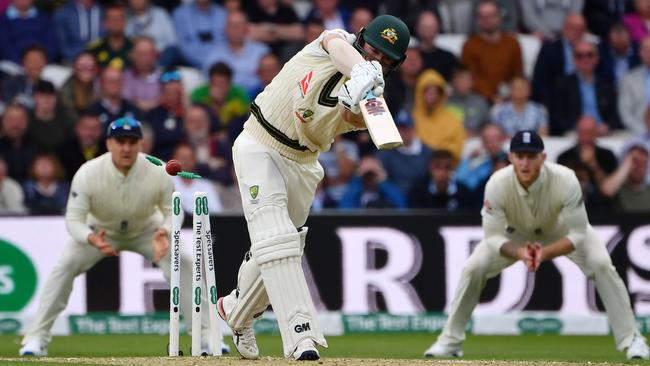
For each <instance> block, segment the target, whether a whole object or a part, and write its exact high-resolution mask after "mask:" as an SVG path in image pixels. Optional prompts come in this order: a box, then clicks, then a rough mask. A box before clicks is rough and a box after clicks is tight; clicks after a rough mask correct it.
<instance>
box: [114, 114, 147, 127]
mask: <svg viewBox="0 0 650 366" xmlns="http://www.w3.org/2000/svg"><path fill="white" fill-rule="evenodd" d="M124 125H128V126H129V127H133V128H136V127H142V126H141V124H140V122H139V121H137V120H135V119H133V118H130V117H124V118H120V119H117V120H115V121H113V123H111V130H116V129H118V128H124Z"/></svg>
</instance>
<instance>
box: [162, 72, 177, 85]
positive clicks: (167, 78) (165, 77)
mask: <svg viewBox="0 0 650 366" xmlns="http://www.w3.org/2000/svg"><path fill="white" fill-rule="evenodd" d="M172 81H181V73H180V72H178V70H174V71H167V72H164V73H163V74H162V75H160V82H161V83H169V82H172Z"/></svg>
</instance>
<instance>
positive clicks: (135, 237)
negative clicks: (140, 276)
mask: <svg viewBox="0 0 650 366" xmlns="http://www.w3.org/2000/svg"><path fill="white" fill-rule="evenodd" d="M106 137H107V139H106V147H107V150H108V152H107V153H105V154H103V155H101V156H99V157H97V158H95V159H92V160H90V161H88V162H87V163H85V164H84V165H82V166H81V168H79V170H78V171H77V173H76V174H75V175H74V178H73V179H72V186H71V189H70V196H69V197H68V204H67V208H66V215H65V223H66V228H67V230H68V232H69V233H70V236H71V239H70V241H69V242H68V244H67V245H66V247H65V249H64V250H63V251H62V252H61V257H60V258H59V261H58V263H57V264H56V266H55V267H54V270H53V271H52V273H51V274H50V277H49V278H48V280H47V282H46V283H45V286H43V293H42V294H41V298H40V303H39V306H38V311H37V313H36V319H35V320H34V322H33V323H32V325H31V327H30V328H29V330H28V331H27V333H26V334H25V337H24V338H23V341H22V348H21V349H20V351H19V353H20V355H21V356H47V346H48V344H49V343H50V341H51V339H52V335H51V328H52V324H54V320H55V319H56V317H57V316H58V315H59V314H60V313H61V311H63V309H65V307H66V305H67V303H68V299H69V297H70V293H71V292H72V284H73V281H74V278H75V277H76V276H77V275H79V274H82V273H85V272H87V271H88V270H89V269H90V268H91V267H92V266H94V265H95V263H97V262H98V261H99V260H100V259H102V258H103V257H104V256H117V255H118V253H119V252H120V251H122V250H128V251H132V252H135V253H139V254H141V255H142V256H144V257H145V258H147V259H148V260H151V261H153V262H154V263H156V264H157V265H158V266H159V267H160V268H161V269H162V271H163V273H164V275H165V278H166V279H167V281H169V275H170V260H169V227H170V224H171V196H172V191H173V184H172V180H171V177H170V176H169V175H167V173H166V172H165V170H164V169H161V168H159V167H156V166H154V165H153V164H151V163H149V162H148V161H146V160H145V155H144V154H142V153H141V152H140V150H141V144H142V128H141V125H140V122H138V121H136V120H135V119H132V118H120V119H118V120H115V121H113V122H112V123H111V124H110V125H109V127H108V130H107V133H106ZM181 255H182V261H181V262H182V266H183V268H182V270H181V282H182V283H183V284H184V285H185V286H181V299H182V301H183V303H182V305H181V310H182V311H183V314H184V317H185V319H191V314H192V309H193V306H192V278H191V273H192V259H191V257H190V255H189V254H188V253H185V252H183V253H181ZM206 313H207V312H206ZM191 323H192V322H187V325H188V327H189V328H191ZM203 324H206V329H205V330H203V333H202V334H203V335H204V336H203V337H202V338H203V339H206V340H207V339H208V338H207V336H208V335H209V331H208V329H207V324H208V318H207V314H206V319H204V321H203ZM190 331H191V330H190ZM207 343H209V342H207V341H206V346H205V347H204V352H206V353H208V354H212V352H211V350H210V349H209V345H207Z"/></svg>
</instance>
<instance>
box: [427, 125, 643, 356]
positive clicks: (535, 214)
mask: <svg viewBox="0 0 650 366" xmlns="http://www.w3.org/2000/svg"><path fill="white" fill-rule="evenodd" d="M509 158H510V161H511V162H512V165H511V166H508V167H505V168H502V169H500V170H498V171H497V172H495V173H494V174H493V175H492V177H491V178H490V179H489V181H488V183H487V185H486V187H485V201H484V204H483V209H482V210H481V216H482V218H483V220H482V221H483V231H484V235H485V236H484V239H483V240H482V241H481V242H480V243H479V244H478V246H477V247H476V248H475V249H474V251H473V252H472V254H471V255H470V257H469V259H468V260H467V262H466V264H465V268H464V269H463V272H462V274H461V277H460V280H459V282H458V285H457V287H456V293H455V294H454V299H453V301H452V302H451V304H450V310H449V317H448V318H447V322H446V324H445V326H444V328H443V330H442V333H441V334H440V336H439V337H438V339H437V341H436V342H435V343H434V344H433V345H432V346H431V347H430V348H429V349H427V350H426V351H425V353H424V355H425V356H427V357H461V356H462V355H463V351H462V348H461V346H462V343H463V341H464V340H465V326H466V325H467V322H468V321H469V319H470V316H471V315H472V311H473V310H474V307H475V306H476V305H477V304H478V301H479V296H480V294H481V290H482V289H483V287H484V286H485V283H486V282H487V280H488V279H489V278H492V277H495V276H497V275H498V274H499V273H500V272H501V271H502V270H503V269H505V268H506V267H509V266H510V265H512V264H514V263H515V262H518V261H521V262H522V263H523V264H524V265H525V266H526V268H527V269H528V271H530V272H536V271H537V270H538V269H539V266H540V264H541V263H542V262H544V261H547V260H551V259H553V258H556V257H559V256H567V257H568V258H569V259H571V260H572V261H573V262H574V263H575V264H577V265H578V267H580V269H581V270H582V271H583V273H585V275H586V276H587V277H589V278H590V279H592V280H593V281H594V282H595V284H596V289H597V290H598V293H599V295H600V298H601V299H602V302H603V305H604V306H605V311H606V312H607V316H608V318H609V324H610V326H611V329H612V333H613V335H614V339H615V341H616V348H617V349H618V350H620V351H623V350H625V351H626V356H627V358H628V359H637V358H638V359H648V358H649V357H650V351H649V350H648V346H647V344H646V340H645V338H644V337H643V336H642V335H641V334H640V333H639V331H638V329H637V327H636V322H635V318H634V313H633V312H632V308H631V306H630V298H629V295H628V293H627V291H626V289H625V284H624V283H623V281H622V280H621V277H620V276H619V275H618V273H617V272H616V269H615V268H614V266H613V265H612V261H611V258H610V257H609V254H608V251H607V248H606V247H605V244H604V243H603V241H602V239H601V238H600V237H598V235H597V234H596V232H595V230H594V229H593V227H591V225H590V224H589V222H588V219H587V212H586V210H585V206H584V202H583V197H582V190H581V188H580V184H579V183H578V179H577V178H576V176H575V174H574V172H573V171H572V170H570V169H569V168H566V167H564V166H561V165H558V164H555V163H551V162H547V161H546V153H545V152H544V142H543V141H542V139H541V137H539V135H538V134H537V133H536V132H535V131H532V130H524V131H520V132H517V133H516V134H515V136H514V137H513V138H512V140H511V141H510V154H509Z"/></svg>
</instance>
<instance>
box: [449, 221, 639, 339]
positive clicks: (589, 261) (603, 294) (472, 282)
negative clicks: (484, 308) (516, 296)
mask: <svg viewBox="0 0 650 366" xmlns="http://www.w3.org/2000/svg"><path fill="white" fill-rule="evenodd" d="M511 239H512V238H511ZM513 242H515V243H521V241H516V240H513ZM567 257H568V258H569V259H571V260H572V261H573V262H574V263H575V264H576V265H578V267H580V269H581V270H582V272H583V273H584V274H585V275H586V276H587V277H588V278H589V279H591V280H593V281H594V282H595V284H596V289H597V290H598V294H599V295H600V298H601V299H602V300H603V304H604V305H605V311H606V312H607V317H608V318H609V323H610V325H611V328H612V332H613V333H614V339H615V341H616V345H617V349H619V350H623V349H625V348H626V347H627V346H629V345H630V343H631V342H632V338H634V335H635V334H637V333H638V331H637V329H636V323H635V319H634V314H633V313H632V307H631V306H630V297H629V295H628V293H627V290H626V289H625V284H624V283H623V281H622V280H621V277H620V276H619V275H618V273H617V272H616V269H615V268H614V266H613V265H612V260H611V258H610V257H609V253H608V252H607V249H606V248H605V245H604V244H603V242H602V240H601V239H600V237H598V235H597V234H596V232H595V231H594V229H593V228H592V227H591V226H589V228H588V229H587V237H586V239H585V242H584V244H583V245H579V246H577V247H576V248H575V250H574V251H573V252H571V253H569V254H568V255H567ZM514 262H515V261H513V260H511V259H508V258H505V257H503V256H502V255H501V254H500V253H499V252H498V251H496V250H495V249H493V248H491V247H489V246H488V245H487V244H486V243H485V241H481V243H479V244H478V246H477V247H476V249H475V250H474V252H473V253H472V254H471V255H470V257H469V259H468V260H467V263H466V264H465V268H463V272H462V274H461V277H460V281H459V283H458V287H457V288H456V292H455V294H454V299H453V301H452V303H451V310H450V312H449V318H448V319H447V322H446V323H445V327H444V329H443V330H442V333H441V334H440V336H439V337H438V342H440V343H442V344H445V345H452V346H456V345H460V344H461V343H462V342H463V341H464V340H465V326H466V325H467V322H468V321H469V319H470V317H471V315H472V311H473V310H474V308H475V307H476V304H477V303H478V300H479V296H480V294H481V291H482V290H483V287H484V286H485V283H486V282H487V280H488V279H490V278H492V277H495V276H496V275H498V274H499V273H500V272H501V271H502V270H503V269H505V268H506V267H508V266H510V265H511V264H513V263H514Z"/></svg>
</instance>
